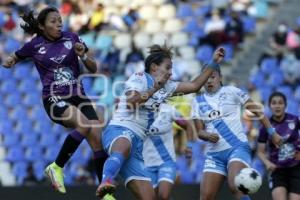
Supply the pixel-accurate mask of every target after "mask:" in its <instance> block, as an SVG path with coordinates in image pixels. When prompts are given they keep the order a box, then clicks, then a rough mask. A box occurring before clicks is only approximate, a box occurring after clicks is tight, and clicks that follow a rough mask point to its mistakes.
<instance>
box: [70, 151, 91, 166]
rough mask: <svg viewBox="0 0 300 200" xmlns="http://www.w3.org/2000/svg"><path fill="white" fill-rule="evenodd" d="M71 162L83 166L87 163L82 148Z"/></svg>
mask: <svg viewBox="0 0 300 200" xmlns="http://www.w3.org/2000/svg"><path fill="white" fill-rule="evenodd" d="M70 160H71V161H72V162H73V163H78V164H82V165H84V164H86V163H87V160H86V157H85V156H84V153H83V151H82V149H81V148H78V149H77V151H76V152H75V153H74V154H73V156H72V157H71V159H70Z"/></svg>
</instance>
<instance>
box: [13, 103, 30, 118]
mask: <svg viewBox="0 0 300 200" xmlns="http://www.w3.org/2000/svg"><path fill="white" fill-rule="evenodd" d="M27 118H28V111H27V110H26V108H24V107H23V106H22V105H20V104H18V105H17V106H16V107H15V108H14V109H13V111H12V113H11V115H10V119H12V120H15V121H20V120H23V119H27Z"/></svg>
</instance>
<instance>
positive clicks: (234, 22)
mask: <svg viewBox="0 0 300 200" xmlns="http://www.w3.org/2000/svg"><path fill="white" fill-rule="evenodd" d="M230 15H231V19H230V20H229V21H228V22H227V23H226V28H225V32H226V36H227V38H228V40H229V42H230V43H231V44H232V45H233V46H234V47H236V46H237V45H238V44H241V43H243V41H244V28H243V23H242V20H241V17H240V15H239V13H237V12H231V14H230Z"/></svg>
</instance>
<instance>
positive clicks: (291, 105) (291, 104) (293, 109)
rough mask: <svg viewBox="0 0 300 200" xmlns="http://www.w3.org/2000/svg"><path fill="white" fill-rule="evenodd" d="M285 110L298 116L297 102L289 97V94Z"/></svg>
mask: <svg viewBox="0 0 300 200" xmlns="http://www.w3.org/2000/svg"><path fill="white" fill-rule="evenodd" d="M286 111H287V112H288V113H291V114H294V115H297V116H299V114H300V113H299V103H298V102H297V101H296V100H295V99H293V98H291V96H287V108H286Z"/></svg>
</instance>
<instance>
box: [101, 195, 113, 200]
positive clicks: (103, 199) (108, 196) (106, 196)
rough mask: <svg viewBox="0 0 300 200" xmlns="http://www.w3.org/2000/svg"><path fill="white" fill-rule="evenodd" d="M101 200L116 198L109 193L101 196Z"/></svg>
mask: <svg viewBox="0 0 300 200" xmlns="http://www.w3.org/2000/svg"><path fill="white" fill-rule="evenodd" d="M102 200H116V198H115V197H114V196H113V195H111V194H107V195H105V196H104V197H103V198H102Z"/></svg>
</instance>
